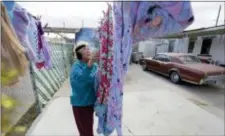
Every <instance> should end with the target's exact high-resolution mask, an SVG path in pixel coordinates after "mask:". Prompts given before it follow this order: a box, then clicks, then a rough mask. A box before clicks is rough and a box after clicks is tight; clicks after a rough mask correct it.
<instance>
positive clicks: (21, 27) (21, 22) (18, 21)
mask: <svg viewBox="0 0 225 136" xmlns="http://www.w3.org/2000/svg"><path fill="white" fill-rule="evenodd" d="M4 3H7V5H8V6H9V7H8V9H9V11H8V13H10V15H11V17H10V18H11V22H12V26H13V28H14V31H15V33H16V35H17V37H18V39H19V40H20V43H21V44H22V45H23V46H24V47H25V49H26V53H27V56H28V58H29V60H34V54H35V52H34V50H33V49H32V47H31V44H30V42H29V39H28V25H29V19H28V13H27V12H26V10H25V9H23V8H22V7H21V6H20V5H19V4H17V3H15V2H13V1H7V2H4ZM12 5H13V6H12ZM12 7H13V8H12Z"/></svg>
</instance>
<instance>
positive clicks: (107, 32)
mask: <svg viewBox="0 0 225 136" xmlns="http://www.w3.org/2000/svg"><path fill="white" fill-rule="evenodd" d="M112 25H113V24H112V8H111V6H110V5H109V6H108V10H107V13H105V14H104V19H103V20H102V21H101V26H100V28H99V30H98V31H99V39H100V44H101V47H100V61H99V73H98V75H99V79H98V80H99V81H100V82H98V83H100V84H99V85H98V91H97V102H96V105H95V112H96V116H98V118H99V120H98V121H99V123H98V130H97V132H98V133H103V134H106V133H107V128H106V127H105V124H106V121H105V120H106V118H107V117H108V115H107V107H108V106H107V104H108V97H109V90H110V86H111V79H112V63H113V38H112V33H113V26H112Z"/></svg>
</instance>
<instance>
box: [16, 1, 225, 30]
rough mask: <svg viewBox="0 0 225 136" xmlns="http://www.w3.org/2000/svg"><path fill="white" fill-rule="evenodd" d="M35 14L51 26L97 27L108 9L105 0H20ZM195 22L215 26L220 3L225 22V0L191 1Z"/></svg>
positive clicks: (196, 26)
mask: <svg viewBox="0 0 225 136" xmlns="http://www.w3.org/2000/svg"><path fill="white" fill-rule="evenodd" d="M18 3H19V4H20V5H21V6H22V7H24V8H25V9H27V10H28V11H29V12H30V13H31V14H33V15H42V21H43V23H46V22H48V24H49V26H63V22H65V26H66V27H80V26H82V20H83V21H84V23H83V24H84V27H96V26H98V21H99V19H100V18H101V16H102V11H103V10H105V9H106V7H107V5H106V3H105V2H18ZM191 4H192V7H193V12H194V16H195V22H194V23H193V24H192V25H191V26H190V27H189V28H188V29H189V30H190V29H196V28H202V27H210V26H214V25H215V23H216V17H217V14H218V9H219V5H221V6H222V9H221V12H220V18H219V25H221V24H224V16H225V15H224V2H191Z"/></svg>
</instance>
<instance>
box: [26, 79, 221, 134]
mask: <svg viewBox="0 0 225 136" xmlns="http://www.w3.org/2000/svg"><path fill="white" fill-rule="evenodd" d="M135 88H136V89H139V90H141V91H127V90H132V89H135ZM149 89H150V88H149V87H148V86H143V85H140V84H127V85H125V87H124V92H125V93H124V104H123V106H124V107H123V115H124V116H123V135H173V136H175V135H179V136H181V135H214V136H219V135H220V136H221V135H224V121H223V120H221V118H219V117H217V116H215V115H213V114H211V113H210V112H207V111H206V110H204V109H202V108H201V107H199V106H197V105H195V104H193V103H192V102H190V101H188V100H186V99H185V98H184V97H183V96H181V95H179V94H177V93H175V92H173V91H172V90H168V89H151V91H149ZM68 90H70V87H69V82H68V81H66V82H65V84H64V85H63V87H62V88H61V89H60V91H59V92H58V93H56V95H55V97H54V98H53V100H51V102H50V103H49V104H48V105H47V106H46V108H45V109H44V111H43V112H42V114H41V115H40V116H39V117H38V118H37V119H36V120H35V121H34V123H33V124H32V126H31V128H30V129H29V130H28V132H27V135H26V136H53V135H57V136H62V135H64V136H65V135H70V136H72V135H73V136H75V135H79V134H78V131H77V128H76V125H75V122H74V118H73V116H72V109H71V105H70V103H69V97H68V96H69V91H68ZM96 122H97V118H95V130H96V127H97V124H96ZM95 134H96V133H95ZM96 135H97V134H96ZM112 135H116V132H114V133H113V134H112Z"/></svg>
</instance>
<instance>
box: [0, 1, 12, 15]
mask: <svg viewBox="0 0 225 136" xmlns="http://www.w3.org/2000/svg"><path fill="white" fill-rule="evenodd" d="M2 2H3V4H4V6H5V8H6V10H7V11H8V16H9V18H10V19H12V17H13V10H14V7H15V1H2Z"/></svg>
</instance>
